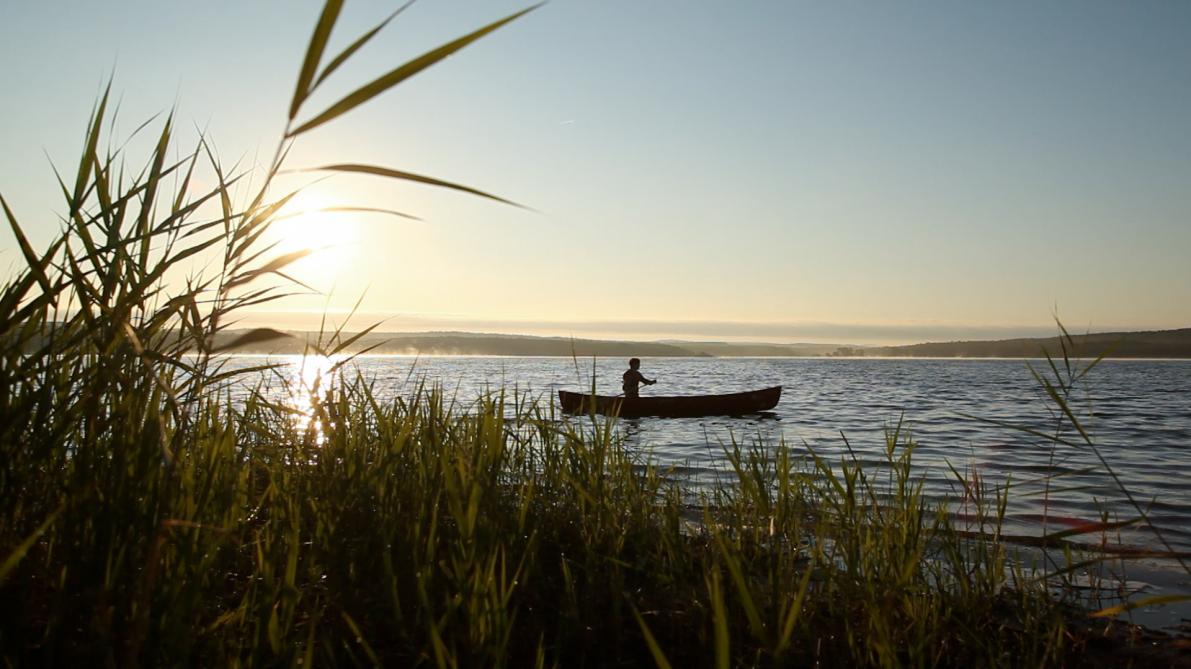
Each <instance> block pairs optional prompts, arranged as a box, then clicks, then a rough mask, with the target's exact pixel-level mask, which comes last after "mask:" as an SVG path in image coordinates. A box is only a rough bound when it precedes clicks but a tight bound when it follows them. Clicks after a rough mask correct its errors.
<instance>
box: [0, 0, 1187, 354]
mask: <svg viewBox="0 0 1191 669" xmlns="http://www.w3.org/2000/svg"><path fill="white" fill-rule="evenodd" d="M395 6H396V5H395V4H393V3H377V2H349V3H347V7H346V9H345V10H344V13H343V16H342V18H341V21H340V24H339V25H338V26H337V28H336V32H335V34H334V35H333V38H332V43H331V47H330V51H331V52H336V51H338V49H339V48H342V46H343V45H345V44H347V43H349V42H350V40H351V39H353V38H354V37H355V36H356V35H357V34H359V33H360V32H362V31H364V30H366V29H368V28H369V27H371V25H373V24H374V23H375V22H377V21H379V20H380V19H381V18H383V16H385V15H386V14H387V12H388V11H391V9H392V8H394V7H395ZM523 6H525V3H513V2H503V1H496V0H491V1H488V2H478V1H473V2H466V1H463V0H459V1H438V2H435V1H433V0H424V1H422V2H418V3H416V4H415V5H413V6H412V7H411V8H410V9H409V10H408V11H407V12H405V13H404V14H403V15H402V16H400V17H398V19H397V20H396V21H394V22H393V23H392V24H391V25H390V26H389V27H388V28H387V29H386V31H385V32H384V33H382V34H381V35H380V36H378V37H377V38H376V39H375V40H373V42H372V43H370V44H369V45H368V47H366V49H365V50H363V51H361V52H360V53H359V54H358V56H357V57H356V58H354V59H353V61H352V62H351V63H349V65H348V66H346V67H344V68H343V69H342V70H341V71H340V72H339V73H337V74H336V75H335V78H334V79H332V80H331V81H329V82H328V83H327V84H326V85H325V86H324V88H325V90H320V91H319V94H318V95H317V97H316V99H315V100H314V101H312V103H311V106H312V107H321V106H325V105H326V104H329V103H331V102H333V101H334V100H335V99H337V97H338V96H339V95H342V94H343V93H345V92H347V91H350V90H352V89H353V88H355V87H356V86H358V85H359V84H361V83H363V82H365V81H367V80H369V79H371V78H372V77H374V76H376V75H377V74H379V73H381V72H383V71H385V70H387V69H389V68H391V67H393V66H395V65H397V64H399V63H401V62H403V61H404V60H406V59H408V58H410V57H413V56H416V55H418V54H419V53H421V52H423V51H425V50H427V49H429V48H432V47H434V46H437V45H438V44H440V43H442V42H445V41H448V40H449V39H451V38H453V37H456V36H458V35H460V34H462V33H464V32H467V31H468V30H471V29H472V28H475V27H478V26H479V25H482V24H484V23H486V22H488V21H491V20H493V19H496V18H499V17H501V16H503V15H505V14H507V13H510V12H512V11H515V10H516V9H519V8H521V7H523ZM319 8H320V4H319V3H317V2H305V1H303V2H243V3H239V2H236V3H233V2H204V3H190V4H185V3H158V2H110V3H92V2H76V3H66V2H40V3H9V4H7V5H5V7H4V8H3V9H0V56H2V57H3V62H5V63H6V66H5V68H3V69H2V70H0V90H3V91H5V98H6V104H5V105H4V107H3V112H2V114H3V116H2V118H3V123H2V124H0V146H3V152H2V153H0V192H2V193H4V195H5V197H6V199H8V200H9V202H10V203H11V204H12V205H13V206H14V209H15V210H16V212H17V214H18V216H19V217H20V219H21V221H22V224H23V225H24V226H25V227H26V229H27V230H28V232H29V234H30V236H31V237H33V239H34V240H35V241H39V242H41V243H45V242H46V241H47V240H48V239H49V238H50V236H51V234H52V233H53V231H54V230H55V229H56V226H57V224H56V222H55V221H56V219H55V216H54V214H53V212H54V211H57V210H60V206H59V202H58V199H57V198H56V196H55V193H54V180H53V175H52V172H51V171H50V168H49V161H48V159H47V154H48V156H49V157H50V158H53V159H54V160H55V161H56V162H57V163H59V164H61V165H63V166H69V165H70V164H71V162H72V161H73V160H74V156H75V154H76V153H77V151H78V149H79V146H80V145H81V140H82V133H83V130H84V126H85V122H86V117H87V114H88V112H89V111H90V108H91V105H92V103H93V101H94V99H95V97H96V96H97V94H98V92H99V90H100V88H101V86H102V84H103V82H104V81H105V80H106V77H107V76H108V75H109V73H111V72H112V71H113V70H114V72H115V83H114V86H113V90H114V91H115V92H116V94H118V95H119V96H120V98H121V112H120V118H121V120H122V122H121V123H120V125H119V128H118V130H117V135H118V134H119V129H120V128H122V129H123V130H124V131H125V132H127V131H128V130H131V129H132V128H133V127H135V126H136V125H137V124H139V123H140V122H141V121H143V120H144V119H146V118H148V117H149V116H150V115H151V114H153V113H156V112H159V111H162V110H168V109H169V108H170V107H171V106H172V105H174V104H175V103H176V104H177V107H178V117H179V119H180V120H181V121H182V122H183V126H184V127H186V128H189V127H191V126H192V125H194V126H197V127H202V128H205V129H206V130H207V131H208V132H209V133H210V134H211V136H213V137H214V139H215V140H216V142H217V144H218V147H219V150H220V153H221V155H222V156H223V157H224V158H225V160H228V161H229V162H231V161H234V160H235V159H238V158H241V157H243V158H245V159H248V160H251V159H253V158H254V156H257V154H258V153H259V154H260V159H261V160H264V159H266V158H267V157H268V154H269V152H270V151H271V150H272V147H273V146H274V143H275V142H276V138H277V136H278V134H279V132H280V131H281V129H282V127H283V125H284V116H285V111H286V108H287V106H288V101H289V96H290V92H291V91H292V87H293V82H294V80H295V78H296V72H297V69H298V65H299V63H300V62H301V58H302V54H303V52H304V50H305V45H306V41H307V39H308V37H309V33H310V30H311V28H312V26H313V24H314V21H315V19H316V17H317V15H318V12H319ZM1188 35H1191V5H1189V4H1186V3H1175V2H1168V3H1113V2H1105V3H1093V2H1079V3H1060V2H1052V3H1024V2H1022V3H1016V2H1015V3H980V4H976V3H972V4H960V3H925V2H924V3H815V4H810V3H793V2H790V3H787V2H750V3H696V2H685V3H678V2H615V1H608V2H574V1H567V0H555V1H554V2H551V3H550V4H548V5H546V6H545V7H543V8H541V9H540V10H538V11H536V12H533V13H532V14H530V15H528V16H526V17H525V18H523V19H521V20H519V21H517V22H515V23H514V24H512V25H510V26H508V27H507V28H506V29H503V30H501V31H498V32H497V33H495V34H494V35H492V36H491V37H488V38H486V39H484V40H482V41H481V42H479V43H477V44H476V45H474V46H473V47H470V48H469V49H467V50H465V51H463V52H462V53H460V54H458V55H456V56H454V57H452V58H451V59H449V60H448V61H447V62H444V63H442V64H440V65H438V66H436V67H434V68H432V69H430V70H428V71H427V72H425V73H423V74H421V75H418V76H417V77H416V78H414V79H413V80H410V81H409V82H406V83H405V84H403V85H402V86H400V87H399V88H398V89H396V90H394V91H391V92H389V93H387V94H386V95H385V96H384V97H382V98H380V99H378V100H376V101H374V102H373V103H371V104H370V105H369V106H368V107H365V108H362V109H359V110H356V111H354V112H352V113H351V114H349V115H347V116H344V117H342V118H340V119H338V120H336V121H335V122H333V123H330V124H327V125H326V126H323V127H322V128H319V129H317V130H315V131H312V132H311V133H310V134H309V135H307V136H304V137H303V138H301V140H300V141H299V143H298V145H297V147H296V149H295V152H294V154H293V160H292V161H291V165H292V166H294V167H299V166H309V165H317V164H322V163H327V162H367V163H375V164H379V165H387V166H392V167H397V168H402V169H408V170H412V171H418V172H423V173H427V174H432V175H435V176H440V177H443V178H447V179H451V180H457V181H462V182H465V183H468V184H470V185H473V186H476V187H479V188H482V189H484V190H489V191H492V192H496V193H499V194H501V195H504V196H506V197H509V198H511V199H514V200H517V201H519V202H524V203H526V204H528V205H530V206H532V207H533V208H534V209H535V210H536V211H535V212H525V211H522V210H519V209H514V208H510V207H502V206H499V205H494V204H491V203H489V202H485V201H482V200H479V199H474V198H467V197H465V196H460V195H458V194H453V193H447V192H436V191H433V190H428V189H426V188H416V187H412V186H406V185H400V184H393V183H390V182H387V181H380V180H375V179H367V178H364V179H346V178H336V179H333V180H330V181H326V182H321V183H319V184H318V185H317V186H315V187H313V188H312V189H311V192H310V197H311V202H315V203H331V202H334V203H343V202H348V201H350V202H355V203H361V204H367V205H373V206H388V207H393V208H397V209H402V210H405V211H410V212H413V213H417V214H419V215H420V216H422V217H424V218H425V219H427V220H426V222H424V223H403V222H397V221H395V220H392V219H388V218H377V217H366V216H353V215H339V216H337V217H330V218H326V219H321V220H317V221H307V223H306V224H305V225H304V226H299V227H296V228H294V230H293V231H292V236H293V239H292V240H290V241H291V242H292V243H295V244H304V243H305V244H311V245H316V246H320V247H322V246H328V245H329V246H331V248H330V249H329V250H328V251H326V252H324V253H323V254H321V257H320V256H316V257H315V258H314V259H310V260H307V261H304V262H303V266H302V267H301V268H300V270H301V274H302V276H303V278H305V279H307V280H309V281H311V282H312V283H314V284H315V285H316V286H317V287H319V288H320V289H324V290H326V291H328V292H329V293H330V294H329V296H314V297H309V298H304V299H300V300H295V301H292V302H291V303H288V304H287V305H285V306H284V308H283V309H284V310H285V311H287V312H294V313H305V312H311V311H321V310H323V309H330V310H331V311H332V312H335V311H337V310H342V309H345V308H347V307H350V305H352V304H354V303H355V301H356V299H357V298H358V297H359V296H360V295H361V294H364V295H365V298H364V303H363V307H362V308H363V310H364V311H365V312H366V315H367V317H369V318H372V317H378V318H379V317H393V319H392V321H390V324H391V325H392V326H393V327H394V329H402V328H410V329H423V328H427V327H453V328H455V329H472V328H473V327H482V329H485V330H505V331H533V332H543V333H545V332H549V333H558V334H566V333H568V332H570V333H575V334H579V335H582V336H592V335H616V336H633V337H664V336H670V335H681V336H684V337H687V338H699V337H701V336H707V337H709V338H717V339H724V338H743V339H764V340H783V339H785V340H792V339H797V340H814V341H856V342H878V341H906V340H919V339H931V338H942V339H948V338H957V337H978V336H1008V335H1012V334H1016V333H1021V334H1035V333H1039V332H1048V331H1050V329H1051V327H1052V326H1051V323H1052V315H1053V314H1054V313H1056V312H1057V314H1058V315H1059V317H1060V318H1062V319H1063V321H1064V322H1065V323H1066V324H1067V325H1068V326H1069V327H1071V328H1072V329H1074V330H1085V329H1092V330H1106V329H1122V328H1123V329H1143V328H1167V327H1180V326H1188V325H1191V263H1189V262H1188V261H1187V255H1188V251H1191V111H1189V110H1191V65H1189V64H1191V39H1187V36H1188ZM132 148H133V149H135V148H136V145H135V143H134V145H132ZM18 260H19V257H18V256H17V255H16V254H15V251H14V248H13V243H12V241H11V239H10V238H9V237H8V236H7V235H5V236H2V237H0V266H2V267H7V266H10V265H11V264H13V263H15V262H17V261H18ZM260 318H261V319H262V320H270V319H273V320H276V321H277V322H280V323H287V324H289V323H297V322H298V321H297V320H296V318H295V316H294V315H293V313H287V314H274V313H270V314H261V315H260Z"/></svg>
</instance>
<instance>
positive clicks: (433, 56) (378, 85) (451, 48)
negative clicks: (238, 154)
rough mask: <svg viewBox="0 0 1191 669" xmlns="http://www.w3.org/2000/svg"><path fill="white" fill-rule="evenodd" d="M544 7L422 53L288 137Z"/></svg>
mask: <svg viewBox="0 0 1191 669" xmlns="http://www.w3.org/2000/svg"><path fill="white" fill-rule="evenodd" d="M540 6H541V3H539V4H536V5H533V6H532V7H528V8H526V9H523V10H521V11H519V12H516V13H514V14H511V15H509V16H506V17H505V18H503V19H500V20H499V21H494V22H493V23H490V24H488V25H486V26H484V27H483V28H480V29H479V30H476V31H474V32H471V33H469V34H467V35H464V36H463V37H460V38H459V39H457V40H454V41H452V42H448V43H447V44H444V45H443V46H440V47H438V48H437V49H433V50H431V51H427V52H426V53H424V54H422V55H421V56H418V57H417V58H415V59H413V60H411V61H409V62H408V63H405V64H404V65H401V66H400V67H398V68H396V69H394V70H392V71H390V72H389V73H387V74H384V75H382V76H380V77H378V78H376V79H374V80H373V81H371V82H369V83H367V84H365V85H364V86H361V87H360V88H358V89H356V90H355V91H353V92H351V93H349V94H348V95H347V96H345V97H344V98H343V99H341V100H340V101H338V102H336V103H335V104H333V105H331V106H330V107H328V108H327V109H326V110H325V111H324V112H322V113H321V114H319V115H318V116H315V117H314V118H312V119H310V120H309V121H307V122H306V123H303V124H302V125H300V126H298V127H297V128H296V129H294V130H291V131H290V132H288V133H287V134H286V136H287V137H297V136H298V135H300V134H302V133H304V132H307V131H309V130H313V129H314V128H317V127H318V126H320V125H322V124H324V123H326V122H328V121H331V120H334V119H336V118H338V117H339V116H342V115H343V114H346V113H347V112H349V111H351V110H353V109H355V108H356V107H358V106H360V105H362V104H364V103H365V102H368V101H369V100H371V99H372V98H374V97H376V96H377V95H380V94H381V93H384V92H385V91H387V90H389V89H390V88H392V87H393V86H396V85H397V84H399V83H401V82H402V81H405V80H406V79H408V78H410V77H412V76H414V75H415V74H417V73H419V72H421V71H422V70H424V69H426V68H428V67H430V66H431V65H434V64H435V63H437V62H439V61H440V60H442V59H444V58H446V57H447V56H450V55H451V54H453V53H455V52H456V51H459V50H460V49H462V48H464V47H466V46H468V45H469V44H471V43H472V42H475V41H476V40H478V39H480V38H481V37H484V36H485V35H488V34H489V33H491V32H492V31H494V30H497V29H499V28H501V27H502V26H504V25H505V24H507V23H509V22H510V21H515V20H516V19H518V18H520V17H522V16H524V15H526V14H528V13H529V12H532V11H533V10H535V9H537V8H538V7H540Z"/></svg>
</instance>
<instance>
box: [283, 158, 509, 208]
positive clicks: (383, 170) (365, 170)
mask: <svg viewBox="0 0 1191 669" xmlns="http://www.w3.org/2000/svg"><path fill="white" fill-rule="evenodd" d="M306 171H320V172H348V173H353V174H371V175H373V176H378V177H387V178H389V179H401V180H403V181H414V182H417V183H422V184H427V185H429V186H438V187H439V188H450V189H451V190H457V191H461V192H464V193H470V194H471V195H478V196H480V197H484V198H488V199H489V200H496V201H497V202H503V203H504V204H511V205H513V206H514V207H519V208H521V209H528V207H526V206H524V205H520V204H517V203H516V202H513V201H512V200H506V199H504V198H503V197H499V196H496V195H492V194H491V193H485V192H484V191H481V190H476V189H475V188H472V187H470V186H464V185H461V184H457V183H451V182H450V181H443V180H441V179H435V178H434V177H427V176H423V175H421V174H414V173H412V172H404V171H402V170H394V169H390V168H387V167H377V166H375V165H359V164H354V163H343V164H338V165H323V166H322V167H312V168H309V169H308V170H306Z"/></svg>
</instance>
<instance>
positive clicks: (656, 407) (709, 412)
mask: <svg viewBox="0 0 1191 669" xmlns="http://www.w3.org/2000/svg"><path fill="white" fill-rule="evenodd" d="M781 396H782V387H781V386H774V387H773V388H765V389H764V390H750V391H748V392H744V393H730V394H727V395H678V396H668V397H667V396H662V397H653V396H645V397H636V398H633V399H629V398H626V397H613V396H609V395H588V394H585V393H572V392H570V391H567V390H560V391H558V403H559V405H561V406H562V410H563V411H564V412H566V413H591V412H592V411H593V409H594V412H595V413H598V414H604V415H608V416H611V415H616V416H620V417H621V418H638V417H641V416H659V417H662V418H691V417H695V416H740V415H743V414H749V413H757V412H758V411H768V410H770V409H772V408H773V407H775V406H777V402H778V400H779V399H781Z"/></svg>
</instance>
